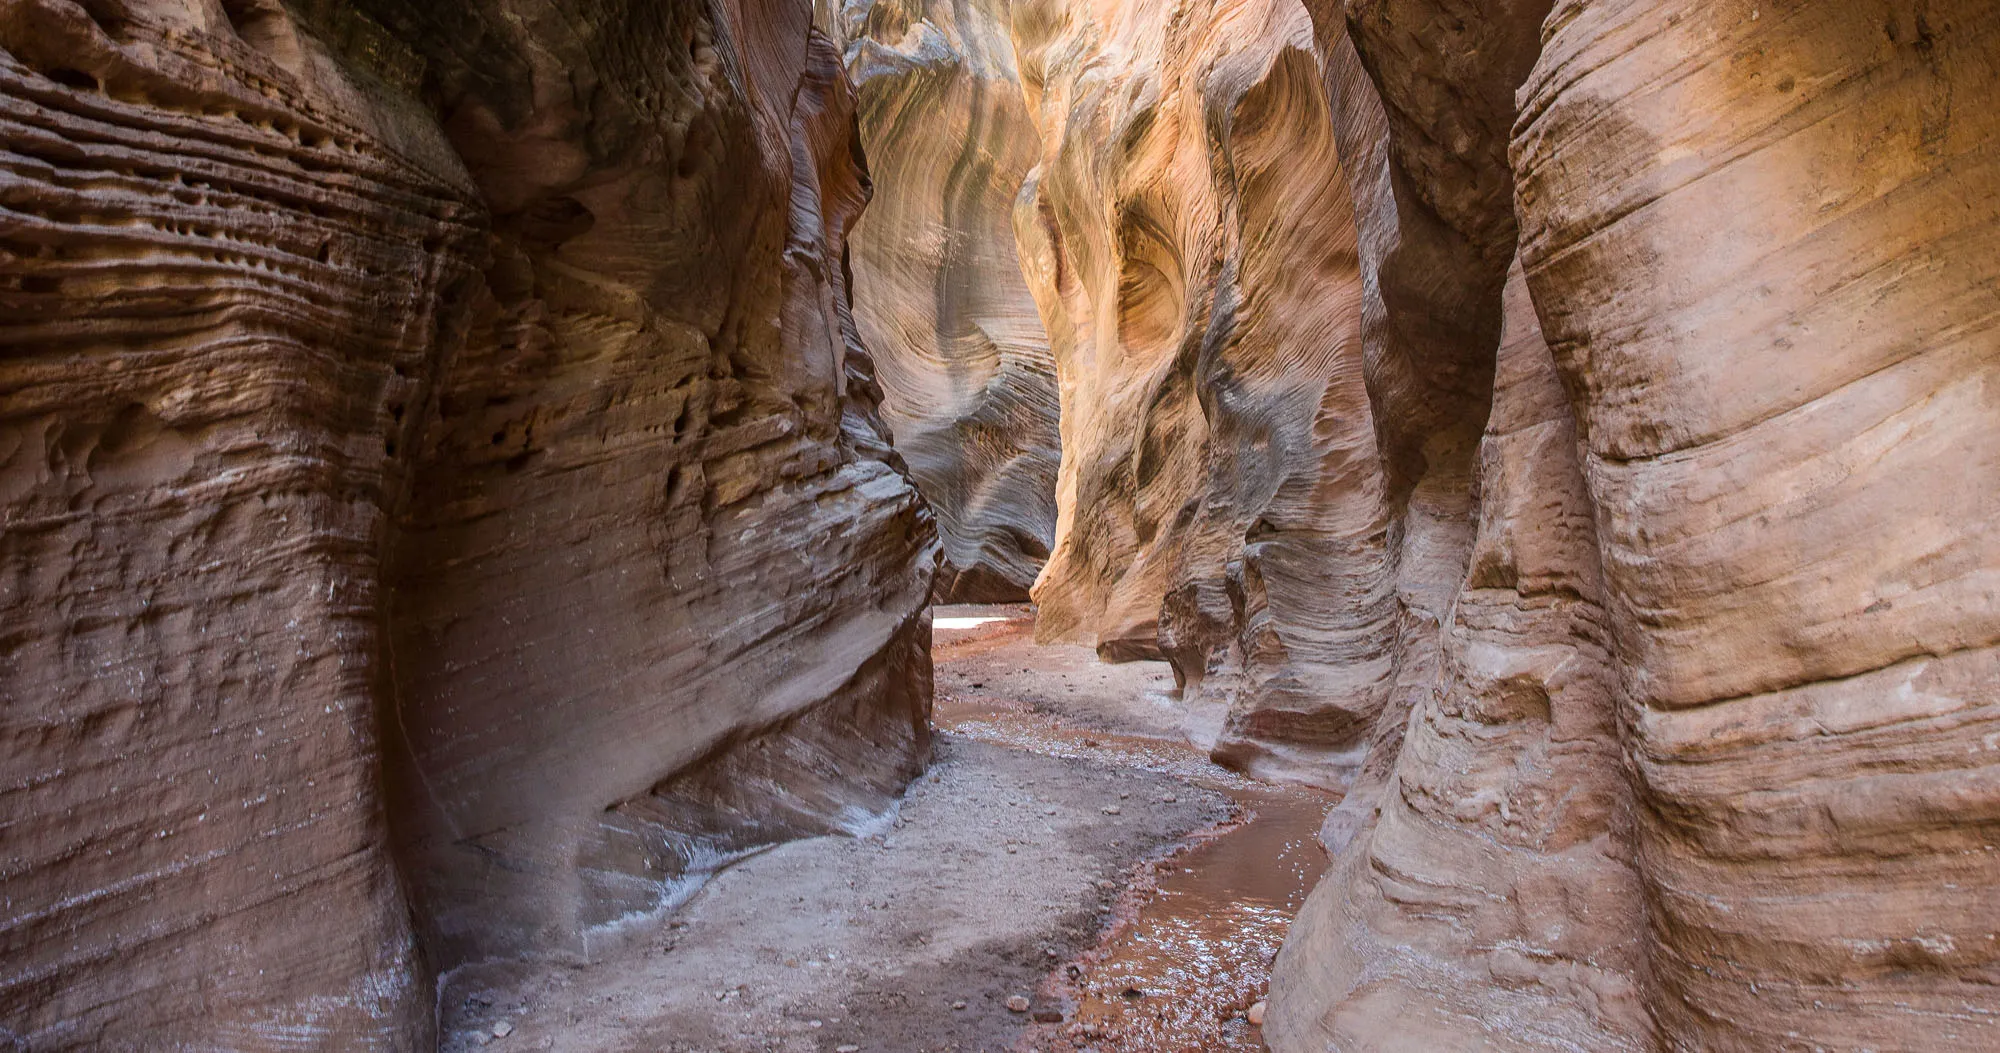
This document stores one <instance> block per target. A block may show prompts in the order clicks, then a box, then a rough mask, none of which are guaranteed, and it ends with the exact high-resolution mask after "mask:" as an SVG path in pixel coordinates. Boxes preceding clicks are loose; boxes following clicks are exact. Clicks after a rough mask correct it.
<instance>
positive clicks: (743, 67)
mask: <svg viewBox="0 0 2000 1053" xmlns="http://www.w3.org/2000/svg"><path fill="white" fill-rule="evenodd" d="M563 10H564V8H563V5H559V4H546V5H545V4H541V3H535V2H528V0H521V2H518V3H517V2H513V0H507V2H499V0H496V2H494V3H490V4H474V5H466V6H462V7H457V8H447V9H444V10H439V9H437V8H435V7H434V6H433V5H430V4H414V3H413V4H410V5H407V6H404V5H389V4H383V5H381V9H380V15H381V18H382V20H383V22H384V23H385V24H387V25H389V26H391V27H392V28H394V29H395V30H396V31H397V33H398V34H399V35H401V36H404V37H406V38H408V39H415V40H422V41H434V42H436V46H435V47H434V48H433V49H431V50H428V51H427V52H426V53H425V54H426V58H427V59H428V61H429V63H430V67H431V77H432V79H433V80H434V81H435V82H436V83H438V84H439V85H441V87H440V89H439V92H440V99H439V102H438V105H439V108H440V110H441V112H442V114H443V121H444V125H445V127H446V129H447V130H448V131H449V132H450V134H451V135H452V137H453V141H454V143H456V144H457V145H458V147H459V149H460V152H461V153H462V154H463V155H464V156H465V158H466V160H467V164H468V167H469V168H470V170H471V172H472V175H473V177H474V178H475V179H477V180H478V181H479V182H480V185H481V187H482V189H483V191H484V194H485V197H486V199H487V200H488V201H489V202H490V203H491V206H492V209H493V224H494V229H495V236H494V239H493V243H492V248H491V251H492V253H493V255H494V263H493V267H492V269H491V271H490V274H491V282H490V289H489V295H488V296H487V297H486V298H484V299H483V300H482V301H481V302H479V303H478V304H477V305H476V307H475V309H474V312H473V316H472V318H471V319H470V321H469V325H468V328H469V335H468V337H467V339H466V343H465V347H464V349H463V350H462V351H461V352H460V353H459V354H458V356H457V357H456V359H455V360H454V361H453V363H452V367H451V370H450V371H449V373H448V374H447V376H446V382H445V384H444V391H445V394H444V397H443V399H442V400H441V404H440V406H439V408H438V412H437V417H436V420H435V423H434V424H433V426H432V427H431V429H430V430H429V431H428V432H427V434H426V436H425V444H424V447H423V449H422V450H420V451H419V453H418V460H419V468H418V475H417V481H416V487H415V497H414V499H413V501H412V502H411V504H410V506H409V507H408V508H407V510H406V511H405V513H404V515H403V519H402V522H403V530H402V532H401V534H400V536H399V540H398V543H397V546H396V562H395V567H394V574H395V602H394V608H393V612H392V615H393V616H392V623H393V625H394V628H395V637H394V641H393V642H394V645H395V654H394V659H395V668H394V674H395V681H396V690H397V693H398V698H399V700H400V702H401V707H402V708H401V712H402V714H403V719H402V720H401V721H400V722H399V724H398V728H397V730H398V732H399V733H400V736H401V737H402V739H403V743H404V745H405V746H406V747H407V749H406V752H405V753H404V757H405V758H406V760H407V763H405V764H402V765H400V766H399V767H398V770H397V774H398V776H399V777H398V779H397V783H396V785H397V788H398V798H397V799H398V802H399V805H400V807H399V808H398V810H397V812H396V817H397V819H398V821H399V833H400V835H401V839H402V843H403V846H404V850H405V854H406V856H407V858H408V859H409V860H410V872H411V874H412V875H413V877H414V890H415V892H416V894H417V897H418V904H419V907H420V915H421V916H422V917H424V918H425V919H426V921H427V934H428V935H430V936H431V937H433V939H432V943H433V945H434V946H436V947H439V948H442V949H443V950H442V952H441V953H443V954H445V955H446V956H447V958H448V959H449V960H459V959H462V958H466V957H475V956H480V955H487V954H493V953H504V952H512V951H518V950H521V949H523V948H527V947H536V946H547V945H555V946H560V947H565V948H569V949H572V950H577V951H582V950H584V949H585V944H584V941H583V937H584V935H585V934H586V933H588V932H589V931H591V929H592V927H593V926H601V925H605V924H607V923H610V922H613V921H615V920H616V919H618V918H619V917H621V916H624V915H626V914H630V913H633V912H635V911H641V910H646V909H650V908H652V907H655V906H658V905H659V904H660V903H661V902H662V900H663V897H665V896H667V895H668V894H670V892H671V885H670V882H669V879H672V878H674V877H677V876H679V875H680V874H682V873H683V872H685V870H686V869H687V868H688V867H689V866H690V865H691V864H692V863H693V862H694V860H695V859H697V858H698V857H700V856H702V855H704V854H713V853H715V852H718V851H726V850H727V849H728V848H729V847H731V846H732V845H733V844H734V843H735V841H736V838H735V836H734V835H729V836H722V835H721V834H720V833H719V832H718V830H717V829H715V828H717V827H724V828H726V827H734V826H744V825H746V824H747V825H748V826H750V827H751V828H752V829H753V830H756V829H763V828H765V827H777V828H787V827H797V828H799V829H801V830H807V831H814V832H818V831H823V830H827V829H831V828H837V827H839V826H840V825H841V824H842V823H844V822H848V821H850V820H851V819H853V818H854V817H855V816H856V815H858V814H861V813H868V812H873V811H877V810H879V809H880V807H882V806H883V805H885V804H886V803H887V795H888V793H889V792H890V791H891V790H892V789H893V788H895V787H899V786H900V785H901V782H902V780H903V779H906V778H908V777H909V776H910V775H912V774H914V773H915V771H916V770H917V769H918V768H919V767H920V765H921V763H922V758H923V756H924V754H925V750H926V748H927V743H928V737H927V736H928V729H927V715H928V708H929V679H928V677H929V673H928V668H929V664H928V658H927V655H928V636H927V632H926V624H925V621H924V618H923V614H922V611H923V607H924V601H925V596H926V594H927V593H928V591H929V588H930V573H929V569H930V567H931V565H932V562H933V559H934V551H935V548H934V542H933V541H932V535H931V530H930V520H929V514H928V513H927V512H926V511H925V510H924V508H923V506H922V504H921V502H920V501H919V500H918V498H917V497H916V494H915V492H914V491H913V490H912V489H911V488H910V486H909V484H908V482H907V480H906V479H905V478H904V477H903V476H902V475H901V474H900V473H898V472H897V471H896V470H895V469H894V468H893V467H892V466H891V464H890V463H889V457H888V451H887V449H886V447H885V445H884V444H883V442H882V439H881V435H880V433H879V430H878V428H877V425H876V423H875V421H874V418H873V409H874V404H875V400H876V398H877V397H878V393H877V392H876V391H875V389H874V386H873V383H872V381H870V379H869V378H868V375H867V367H868V360H867V357H866V356H865V355H864V354H863V353H862V352H861V349H860V347H859V346H858V344H856V343H855V339H854V332H853V326H852V323H851V321H850V319H849V316H848V314H847V306H846V291H845V288H844V286H843V279H842V258H843V254H844V251H845V247H844V246H845V240H844V239H845V236H846V231H847V229H848V227H849V226H850V225H851V224H852V222H853V220H854V217H855V215H856V214H857V213H858V211H859V209H860V207H861V205H862V203H863V201H864V200H865V191H864V190H863V187H862V184H861V182H860V178H861V173H860V171H859V169H858V167H857V166H856V165H855V163H854V160H853V150H852V135H853V111H852V101H851V97H850V95H849V93H848V91H847V89H846V87H845V82H844V81H843V80H842V79H841V77H840V66H839V59H838V56H837V54H836V53H835V52H834V50H833V48H832V46H831V44H830V43H829V42H828V41H827V40H826V39H825V38H824V37H822V36H820V35H819V34H818V33H817V32H816V31H815V30H813V29H812V28H811V26H810V16H811V11H810V8H809V7H805V6H803V5H799V4H767V5H759V6H757V7H755V8H753V9H748V10H745V11H743V12H742V13H741V14H740V15H739V14H733V13H724V15H723V17H720V18H717V17H715V16H714V15H712V14H711V13H708V12H704V11H702V10H700V9H697V8H688V7H685V6H676V7H674V8H672V9H670V10H660V11H651V13H646V14H630V15H620V16H614V14H613V13H612V12H609V11H606V12H603V13H600V14H599V15H598V16H597V17H595V18H583V19H581V20H579V19H575V18H570V17H567V16H565V15H564V14H563ZM649 11H650V9H649ZM578 70H585V71H590V73H591V74H592V77H591V79H590V80H588V81H586V82H579V81H578V79H577V74H576V72H575V71H578ZM794 731H796V732H799V733H800V734H797V735H794V734H792V732H794ZM788 740H796V744H793V745H786V744H785V743H786V742H787V741H788ZM788 752H793V753H795V754H796V755H795V756H793V757H791V762H792V764H791V765H787V764H781V763H779V762H778V758H777V757H776V756H773V754H774V753H776V754H786V753H788ZM697 762H701V763H702V764H704V765H706V766H709V767H715V766H718V765H720V766H721V767H723V768H725V769H728V770H731V771H735V770H738V769H742V771H743V772H744V778H746V779H747V778H750V777H751V776H750V773H753V772H759V771H763V770H764V769H766V768H769V769H771V770H772V771H775V772H780V773H784V774H785V775H786V776H787V778H785V779H770V778H764V779H761V780H760V781H757V782H756V783H755V786H756V787H759V788H761V792H752V788H751V785H750V784H747V783H745V782H743V781H742V780H735V781H733V782H731V785H733V786H735V787H736V789H735V791H733V792H734V796H732V797H728V799H727V800H723V799H718V798H716V795H715V794H714V793H713V792H711V791H712V790H713V789H714V788H713V787H712V786H711V785H710V783H711V782H712V781H713V780H706V781H704V780H699V779H697V780H694V781H693V782H687V781H682V782H670V781H669V780H670V777H673V776H675V775H676V774H677V773H681V772H683V771H684V770H685V769H687V768H688V767H689V766H690V765H694V764H696V763H697ZM725 782H729V780H725ZM760 798H769V799H768V800H762V799H760ZM690 816H691V817H694V818H695V819H698V820H699V822H696V823H694V824H693V825H692V826H691V825H690V824H689V822H688V821H686V820H685V819H684V818H677V817H690ZM732 817H733V818H732ZM691 831H694V832H696V833H700V834H702V835H704V836H702V837H696V838H693V839H692V840H691V839H690V837H689V834H690V832H691ZM708 835H713V836H714V837H719V841H718V842H717V843H709V841H710V840H712V839H713V838H712V837H710V836H708ZM745 836H749V835H748V834H746V835H745Z"/></svg>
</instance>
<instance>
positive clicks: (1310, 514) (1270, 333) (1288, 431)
mask: <svg viewBox="0 0 2000 1053" xmlns="http://www.w3.org/2000/svg"><path fill="white" fill-rule="evenodd" d="M1014 20H1015V34H1016V43H1017V47H1018V53H1019V55H1020V57H1021V68H1022V72H1023V78H1024V90H1025V91H1026V93H1027V95H1028V98H1029V99H1030V101H1031V102H1032V103H1033V104H1034V105H1035V107H1036V113H1037V120H1038V122H1039V125H1040V129H1041V133H1042V137H1043V157H1042V163H1041V164H1040V165H1039V166H1038V167H1037V169H1036V170H1035V172H1034V173H1033V174H1032V175H1031V177H1030V182H1029V185H1028V188H1027V189H1026V190H1025V191H1024V192H1023V195H1022V217H1021V221H1020V224H1019V226H1020V229H1021V231H1022V238H1023V255H1024V259H1025V262H1026V265H1027V268H1028V273H1029V277H1030V280H1031V284H1032V285H1033V287H1034V288H1035V290H1036V294H1037V297H1038V299H1039V301H1040V303H1041V306H1042V313H1043V317H1044V320H1045V321H1046V322H1047V324H1048V328H1049V332H1050V334H1051V338H1052V342H1053V345H1054V347H1055V349H1056V356H1057V363H1058V366H1059V368H1060V371H1061V376H1062V385H1063V420H1062V424H1063V435H1064V440H1063V474H1062V476H1061V480H1060V490H1059V522H1058V529H1057V542H1056V549H1055V553H1054V555H1053V556H1052V557H1051V559H1050V562H1049V566H1048V568H1047V569H1046V570H1045V571H1044V573H1043V575H1042V578H1041V580H1040V582H1038V584H1037V586H1036V589H1035V597H1036V599H1037V600H1038V601H1039V602H1040V604H1041V619H1040V622H1039V626H1038V631H1039V632H1040V633H1041V634H1042V635H1043V636H1044V638H1046V639H1056V640H1061V639H1081V640H1084V641H1087V642H1092V643H1095V644H1096V645H1097V647H1098V650H1099V653H1100V654H1102V655H1104V656H1106V657H1107V658H1112V659H1129V658H1143V657H1166V658H1169V659H1170V660H1172V662H1173V663H1174V667H1175V669H1176V671H1177V673H1178V674H1179V677H1180V679H1181V680H1182V681H1183V683H1184V685H1185V686H1186V687H1187V689H1188V691H1189V694H1190V697H1191V698H1192V697H1193V696H1195V695H1203V696H1205V697H1206V698H1207V700H1208V702H1209V703H1212V704H1218V705H1220V706H1221V707H1222V708H1224V709H1226V710H1227V713H1226V716H1225V717H1224V718H1223V719H1222V720H1221V723H1220V726H1219V727H1217V726H1209V727H1207V728H1205V729H1202V731H1201V732H1200V734H1199V737H1201V738H1202V739H1203V740H1204V741H1209V742H1211V744H1212V745H1214V747H1215V749H1216V752H1217V755H1218V757H1220V758H1222V759H1225V760H1227V761H1229V762H1230V763H1234V764H1237V765H1239V766H1244V767H1250V768H1253V769H1257V770H1263V771H1269V772H1273V773H1283V774H1290V775H1297V776H1301V777H1305V778H1309V779H1312V780H1314V781H1322V782H1326V781H1333V780H1337V779H1338V778H1339V776H1340V775H1341V773H1343V772H1346V771H1349V770H1351V769H1352V767H1353V765H1354V764H1355V763H1356V761H1358V759H1359V756H1360V748H1359V747H1360V746H1361V745H1362V744H1363V743H1364V742H1365V739H1366V736H1367V733H1368V730H1369V728H1370V726H1371V722H1372V720H1373V719H1374V717H1375V716H1376V714H1377V713H1378V712H1379V711H1380V709H1381V708H1382V707H1383V706H1384V705H1385V704H1386V703H1387V701H1388V698H1389V694H1390V688H1391V686H1392V684H1393V681H1394V676H1395V671H1394V668H1393V661H1392V650H1391V649H1392V645H1393V643H1394V640H1395V638H1396V634H1397V613H1396V612H1397V608H1396V603H1395V596H1396V582H1395V571H1394V567H1393V563H1392V560H1391V559H1390V557H1389V553H1390V550H1391V549H1392V548H1393V546H1394V544H1395V540H1394V538H1393V537H1392V534H1391V530H1392V522H1391V511H1392V504H1393V502H1394V501H1396V500H1397V499H1398V495H1396V494H1394V493H1392V492H1391V491H1390V489H1389V487H1388V485H1387V482H1388V480H1387V478H1386V477H1385V475H1384V473H1383V471H1382V468H1381V461H1382V456H1383V453H1382V450H1381V445H1380V444H1381V435H1380V434H1379V431H1378V429H1377V428H1376V427H1375V422H1374V420H1373V418H1372V416H1371V410H1370V406H1369V397H1368V392H1367V386H1366V372H1367V363H1366V361H1365V360H1364V356H1363V345H1362V331H1363V326H1364V317H1363V310H1362V307H1363V300H1364V290H1363V282H1362V274H1361V271H1360V265H1359V261H1358V258H1357V254H1356V248H1357V237H1356V232H1355V213H1354V208H1353V202H1354V190H1353V187H1352V186H1351V183H1350V180H1349V178H1348V173H1347V172H1345V171H1344V168H1345V166H1344V164H1343V162H1342V161H1341V159H1340V157H1339V156H1338V153H1337V150H1338V146H1339V144H1338V141H1337V140H1338V131H1337V119H1336V117H1337V115H1336V114H1335V113H1334V110H1333V107H1332V106H1331V105H1330V104H1329V97H1328V94H1327V92H1326V91H1325V88H1324V78H1325V76H1326V69H1325V65H1324V61H1323V57H1322V55H1321V53H1320V51H1319V49H1318V48H1317V46H1316V44H1315V41H1314V38H1313V31H1312V25H1311V23H1310V21H1309V20H1308V18H1307V17H1306V13H1305V12H1304V11H1303V10H1302V9H1300V8H1299V7H1298V6H1297V5H1296V4H1295V3H1291V2H1279V0H1270V2H1235V0H1230V2H1216V3H1207V4H1195V5H1180V6H1177V7H1166V6H1156V5H1104V4H1099V5H1091V4H1082V3H1062V2H1058V0H1042V2H1037V3H1017V4H1016V5H1015V8H1014Z"/></svg>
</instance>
